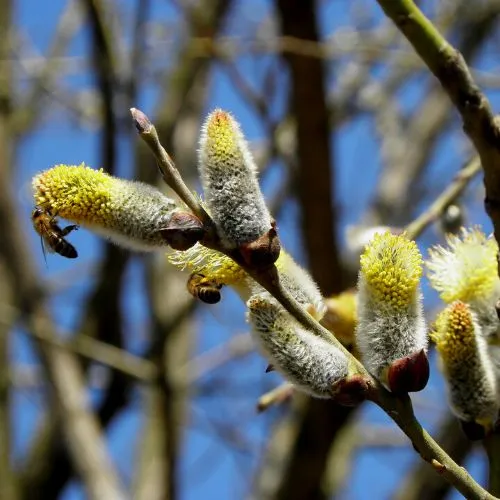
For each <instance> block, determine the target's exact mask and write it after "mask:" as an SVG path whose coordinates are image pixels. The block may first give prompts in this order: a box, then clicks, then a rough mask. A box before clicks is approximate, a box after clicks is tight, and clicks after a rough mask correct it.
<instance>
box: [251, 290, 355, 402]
mask: <svg viewBox="0 0 500 500" xmlns="http://www.w3.org/2000/svg"><path fill="white" fill-rule="evenodd" d="M247 306H248V309H249V312H248V316H247V317H248V321H249V323H250V324H251V326H252V333H253V336H254V338H255V340H256V342H257V344H258V346H259V348H260V349H261V351H262V353H263V354H264V356H266V358H267V359H268V360H269V361H270V363H271V364H272V366H273V368H274V369H275V370H276V371H278V372H279V373H281V374H282V375H283V376H284V377H285V378H286V379H287V380H289V381H290V382H292V383H293V384H295V385H296V386H297V388H299V389H301V390H302V391H305V392H307V393H309V394H311V395H313V396H316V397H319V398H330V397H334V396H335V394H336V391H335V384H336V383H337V382H338V381H340V380H342V379H344V378H345V377H347V376H348V375H349V362H348V359H347V357H346V356H345V355H344V353H343V352H341V351H340V350H339V349H337V347H335V346H334V345H332V344H330V343H329V342H327V341H326V340H324V339H322V338H320V337H317V336H316V335H314V334H313V333H312V332H309V331H307V330H305V329H304V328H303V327H302V326H301V325H300V324H299V323H298V322H297V321H296V320H295V319H294V318H293V317H292V316H291V315H290V314H289V313H288V312H286V311H285V310H284V309H283V308H282V307H281V306H280V305H279V304H278V302H277V301H276V300H275V299H273V298H272V297H270V296H269V294H267V293H264V294H261V295H254V296H252V297H251V298H250V300H248V302H247Z"/></svg>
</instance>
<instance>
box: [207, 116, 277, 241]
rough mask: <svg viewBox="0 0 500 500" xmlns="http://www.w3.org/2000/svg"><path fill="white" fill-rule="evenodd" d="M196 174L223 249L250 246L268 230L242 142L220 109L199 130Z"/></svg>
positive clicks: (233, 123)
mask: <svg viewBox="0 0 500 500" xmlns="http://www.w3.org/2000/svg"><path fill="white" fill-rule="evenodd" d="M198 170H199V172H200V177H201V182H202V185H203V192H204V195H205V203H206V205H207V208H208V210H209V212H210V214H211V216H212V218H213V220H214V222H215V224H216V227H217V230H218V233H219V236H220V238H221V240H222V242H223V244H224V245H225V246H226V248H228V249H231V248H235V247H239V246H241V245H243V244H246V243H250V242H253V241H255V240H257V239H258V238H260V237H261V236H263V235H264V234H265V233H267V232H268V231H269V230H270V229H271V216H270V214H269V211H268V209H267V206H266V203H265V201H264V197H263V195H262V193H261V191H260V187H259V183H258V180H257V168H256V165H255V162H254V160H253V158H252V155H251V153H250V151H249V149H248V145H247V143H246V140H245V138H244V136H243V134H242V132H241V130H240V126H239V124H238V122H237V121H236V120H235V119H234V118H233V117H232V116H231V114H229V113H227V112H225V111H222V110H221V109H216V110H215V111H213V112H212V113H210V115H209V116H208V117H207V119H206V121H205V123H204V125H203V127H202V131H201V138H200V147H199V159H198Z"/></svg>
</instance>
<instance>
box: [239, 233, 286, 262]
mask: <svg viewBox="0 0 500 500" xmlns="http://www.w3.org/2000/svg"><path fill="white" fill-rule="evenodd" d="M239 250H240V253H241V256H242V257H243V260H244V261H245V263H246V264H247V265H248V266H250V267H252V268H255V269H265V268H267V267H270V266H272V265H273V264H274V263H275V262H276V261H277V260H278V257H279V256H280V251H281V244H280V240H279V238H278V233H277V232H276V229H275V228H274V227H271V229H270V230H269V231H268V232H267V233H266V234H264V235H262V236H261V237H260V238H257V239H256V240H255V241H252V242H250V243H244V244H243V245H240V247H239Z"/></svg>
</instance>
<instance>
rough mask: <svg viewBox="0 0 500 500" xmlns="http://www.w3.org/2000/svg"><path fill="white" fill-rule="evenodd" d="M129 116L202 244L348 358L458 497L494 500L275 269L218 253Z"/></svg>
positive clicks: (145, 122) (140, 124)
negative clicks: (202, 235) (197, 227)
mask: <svg viewBox="0 0 500 500" xmlns="http://www.w3.org/2000/svg"><path fill="white" fill-rule="evenodd" d="M131 114H132V117H133V119H134V122H135V126H136V128H137V130H138V132H139V135H140V136H141V138H142V139H143V140H144V141H145V142H146V144H147V145H148V146H149V147H150V149H151V150H152V152H153V154H154V156H155V158H156V160H157V165H158V167H159V169H160V171H161V173H162V176H163V179H164V180H165V182H166V183H167V184H168V185H169V186H170V187H172V188H173V186H175V188H176V189H177V188H178V189H179V191H177V190H176V192H177V194H178V195H179V196H181V198H182V199H183V200H184V201H185V202H186V204H187V205H188V207H189V208H190V209H191V210H192V211H193V213H194V214H195V215H197V216H198V217H199V218H200V219H201V220H203V221H204V222H205V221H206V223H208V230H207V234H208V235H209V236H208V237H207V238H206V240H204V241H203V242H202V243H203V244H205V245H206V246H207V247H209V248H212V249H214V250H216V251H219V252H221V253H224V254H225V255H227V256H228V257H230V258H231V259H233V260H234V261H235V262H236V263H237V264H238V265H239V266H240V267H242V268H243V269H244V270H245V271H246V272H247V273H248V274H249V275H250V276H251V277H252V278H253V279H254V280H255V281H257V283H259V284H260V285H261V286H263V287H264V288H265V289H266V290H267V291H268V292H269V293H271V294H272V295H273V296H274V297H275V298H276V299H277V300H278V301H279V302H280V304H281V305H282V306H283V307H284V308H285V309H286V310H287V311H288V312H289V313H290V314H291V315H292V316H293V317H294V318H295V319H297V321H299V323H301V324H302V325H303V326H304V327H306V329H308V330H310V331H312V332H313V333H314V334H316V335H318V336H320V337H322V338H324V339H325V340H327V341H328V342H330V343H332V344H333V345H335V346H336V347H337V349H340V350H341V351H342V352H344V354H345V355H346V356H347V358H348V359H349V360H350V363H351V365H352V367H353V368H354V369H355V370H356V371H357V373H359V374H360V375H361V376H362V377H363V378H364V380H365V381H366V383H367V385H368V387H369V392H370V394H369V399H371V400H372V401H373V402H375V403H376V404H377V405H378V406H380V408H382V409H383V410H384V411H385V412H386V413H387V414H388V415H389V416H390V417H391V418H392V419H393V420H394V422H395V423H396V424H397V425H398V426H399V427H400V428H401V430H402V431H403V432H404V433H405V434H406V435H407V436H408V437H409V438H410V440H411V442H412V444H413V446H414V448H415V449H416V450H417V451H418V452H419V454H420V456H421V457H422V458H423V459H424V460H425V461H427V462H429V463H430V464H431V465H433V467H434V468H435V469H436V470H437V471H438V472H439V473H440V474H441V475H442V476H443V477H444V478H445V479H446V480H447V481H448V482H450V483H451V484H452V485H453V486H454V487H455V488H456V489H457V490H458V491H459V492H460V493H462V494H463V495H465V496H466V497H467V498H469V499H478V500H479V499H481V500H492V499H494V498H495V497H493V496H492V495H490V494H489V493H488V492H486V491H485V490H484V489H483V488H482V487H481V486H480V485H479V484H478V483H476V482H475V481H474V479H473V478H472V476H471V475H470V474H469V473H468V472H467V471H466V470H465V469H463V468H462V467H460V466H459V465H457V464H456V463H455V462H454V461H453V460H452V459H451V458H450V457H449V456H448V455H447V454H446V453H445V452H444V451H443V450H442V449H441V448H440V446H439V445H438V444H437V443H436V441H434V440H433V439H432V437H431V436H430V435H429V434H428V433H427V432H426V431H425V430H424V429H423V428H422V426H421V425H420V424H419V423H418V421H417V420H416V418H415V415H414V413H413V407H412V404H411V400H410V398H409V397H408V396H407V395H404V396H396V395H394V394H392V393H390V392H388V391H387V390H386V389H385V388H384V387H383V386H382V385H381V384H380V383H379V382H378V381H377V380H375V379H373V378H372V377H371V375H370V374H369V373H368V372H367V371H366V369H365V367H364V366H363V365H362V364H361V363H360V362H359V361H358V360H357V359H356V358H354V357H353V356H352V355H351V354H350V353H349V351H347V350H346V349H345V348H344V346H343V345H342V344H341V343H340V342H339V341H338V340H337V339H336V338H335V337H334V336H333V335H332V334H331V333H330V332H329V331H328V330H327V329H326V328H324V327H323V326H321V325H320V324H319V323H318V322H317V321H315V320H314V318H313V317H312V316H311V315H310V314H309V313H307V312H306V311H305V310H304V309H303V308H302V307H301V305H300V304H299V303H298V302H297V301H296V300H295V298H294V297H292V296H291V294H290V293H289V292H288V291H287V290H285V289H284V287H283V286H282V284H281V283H280V280H279V278H278V273H277V270H276V268H275V266H273V267H272V268H271V269H266V270H264V271H263V270H256V269H254V268H252V267H250V266H249V265H248V264H246V262H245V261H244V260H243V259H242V258H241V256H240V254H239V253H238V252H234V251H227V250H225V249H224V247H223V245H222V244H221V243H220V241H218V239H217V235H216V234H215V231H214V230H213V229H214V227H215V226H214V224H213V221H212V220H211V219H210V216H209V215H208V214H207V213H206V212H205V210H204V209H203V208H201V207H200V204H199V202H198V200H196V199H195V198H194V196H193V195H192V194H191V193H190V192H189V190H188V188H187V186H186V185H185V184H184V181H183V180H182V178H181V176H180V174H179V172H178V170H177V169H176V167H175V165H174V163H173V161H172V159H171V158H170V157H169V156H168V154H167V153H166V151H165V150H164V148H163V146H161V144H160V141H159V139H158V135H157V134H156V130H155V128H154V125H153V124H152V123H151V122H150V121H149V118H148V117H147V116H146V115H145V114H144V113H143V112H142V111H139V110H137V109H135V108H132V109H131ZM186 192H189V195H190V196H189V197H187V196H184V195H185V193H186ZM192 200H193V201H192Z"/></svg>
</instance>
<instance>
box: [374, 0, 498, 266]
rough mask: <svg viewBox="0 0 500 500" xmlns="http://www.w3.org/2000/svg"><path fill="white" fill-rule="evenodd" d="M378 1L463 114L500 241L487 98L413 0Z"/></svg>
mask: <svg viewBox="0 0 500 500" xmlns="http://www.w3.org/2000/svg"><path fill="white" fill-rule="evenodd" d="M377 1H378V3H379V4H380V6H381V7H382V9H383V10H384V12H385V13H386V14H387V16H388V17H390V18H391V19H392V20H393V21H394V23H395V24H396V26H397V27H398V28H399V30H400V31H401V32H402V33H403V35H404V36H405V37H406V38H407V39H408V41H409V42H410V43H411V44H412V46H413V47H414V49H415V50H416V52H417V53H418V55H419V56H420V57H421V59H422V60H423V61H424V63H425V64H426V65H427V66H428V68H429V69H430V70H431V71H432V73H433V74H434V75H435V76H436V78H437V79H438V80H439V82H440V83H441V85H442V86H443V89H444V90H445V92H446V93H447V94H448V96H449V98H450V99H451V101H452V102H453V104H454V105H455V107H456V108H457V110H458V112H459V113H460V115H461V116H462V120H463V128H464V131H465V133H466V134H467V135H468V136H469V138H470V140H471V141H472V143H473V144H474V147H475V148H476V150H477V152H478V154H479V158H480V160H481V163H482V166H483V170H484V183H485V187H486V199H485V207H486V211H487V213H488V215H489V216H490V218H491V221H492V223H493V227H494V234H495V239H496V240H497V242H500V148H498V141H499V138H500V128H499V126H498V122H497V120H495V117H494V115H493V111H492V109H491V106H490V104H489V102H488V99H487V98H486V96H485V95H484V94H483V93H482V92H481V91H480V89H479V88H478V86H477V85H476V83H475V82H474V80H473V78H472V75H471V73H470V71H469V68H468V67H467V64H466V63H465V61H464V59H463V57H462V55H461V54H460V53H459V52H458V51H457V50H456V49H455V48H454V47H453V46H451V45H450V44H449V43H448V42H447V41H446V40H445V39H444V38H443V36H441V34H440V33H439V31H438V30H437V29H436V28H435V27H434V25H433V24H432V23H431V22H430V21H429V19H427V18H426V17H425V16H424V14H423V13H422V12H421V11H420V10H419V8H418V7H417V6H416V5H415V4H414V3H413V2H412V1H411V0H377ZM499 271H500V269H499Z"/></svg>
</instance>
